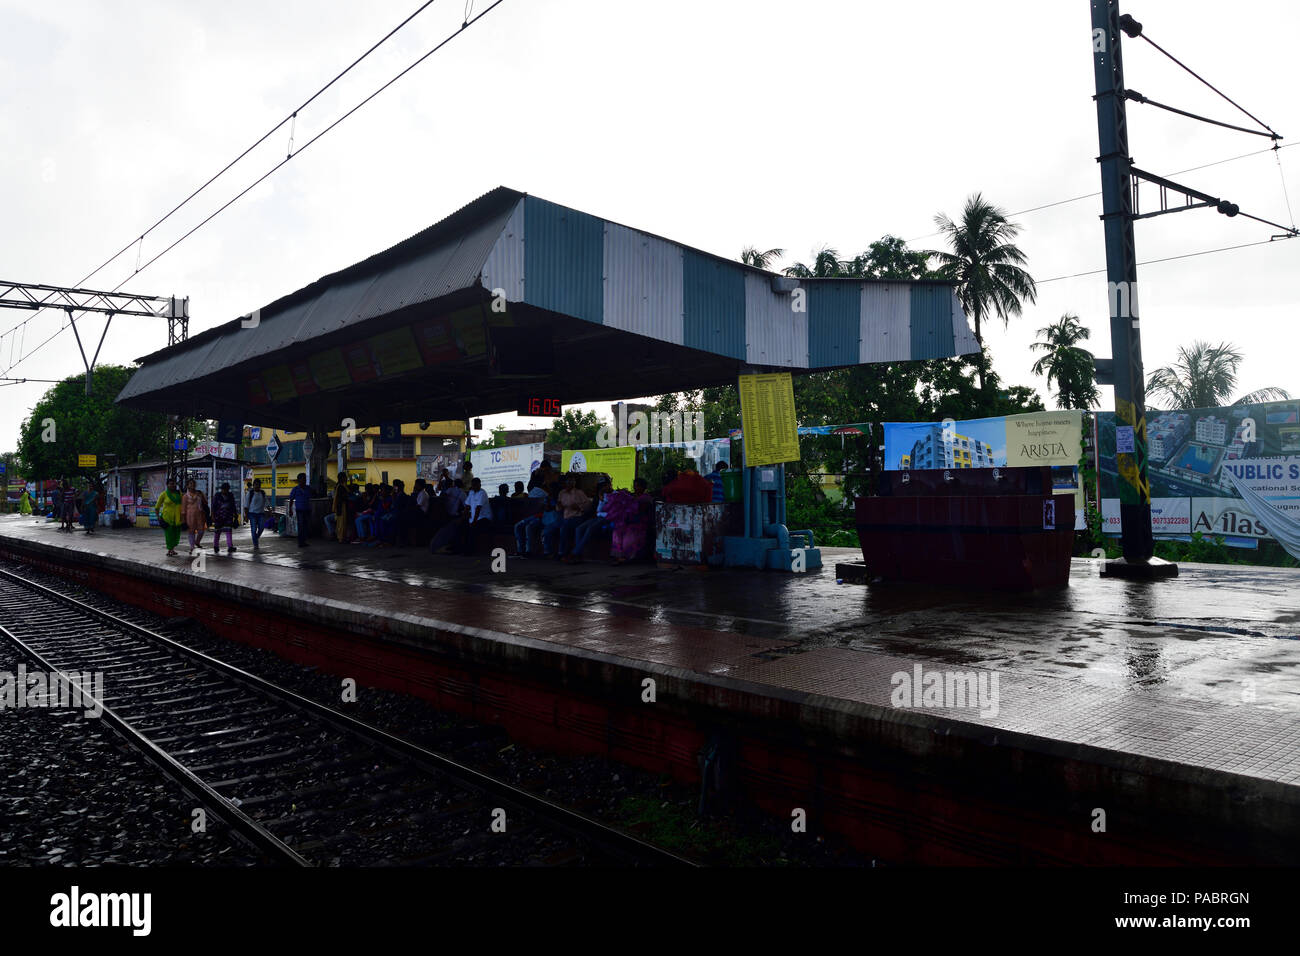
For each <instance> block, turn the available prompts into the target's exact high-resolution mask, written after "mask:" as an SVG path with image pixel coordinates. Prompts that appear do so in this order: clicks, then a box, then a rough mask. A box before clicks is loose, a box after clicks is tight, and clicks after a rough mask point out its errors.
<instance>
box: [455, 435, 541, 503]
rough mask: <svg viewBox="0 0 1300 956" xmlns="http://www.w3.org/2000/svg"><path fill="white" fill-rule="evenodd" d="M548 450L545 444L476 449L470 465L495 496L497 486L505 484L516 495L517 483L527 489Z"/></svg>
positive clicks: (471, 454) (471, 455) (475, 475)
mask: <svg viewBox="0 0 1300 956" xmlns="http://www.w3.org/2000/svg"><path fill="white" fill-rule="evenodd" d="M544 448H545V445H544V444H543V443H542V442H534V443H532V444H529V445H507V446H506V447H505V448H476V449H474V450H473V451H471V452H470V453H469V462H470V465H472V466H473V470H474V477H475V478H477V479H478V480H479V481H480V482H482V483H483V487H484V488H486V489H487V490H488V492H489V493H493V494H494V493H495V492H496V490H497V485H502V484H504V485H508V486H509V487H510V491H511V492H512V493H513V492H514V490H515V482H516V481H522V482H523V483H524V485H525V486H527V484H528V476H529V475H531V474H532V473H533V472H534V471H535V470H536V469H537V468H538V467H540V466H541V464H542V452H543V449H544Z"/></svg>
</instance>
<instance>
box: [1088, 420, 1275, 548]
mask: <svg viewBox="0 0 1300 956" xmlns="http://www.w3.org/2000/svg"><path fill="white" fill-rule="evenodd" d="M1132 432H1133V430H1132V428H1131V427H1129V426H1126V425H1122V424H1120V423H1119V422H1117V420H1116V417H1115V414H1114V413H1113V412H1101V413H1098V415H1097V448H1096V455H1097V475H1098V483H1099V485H1100V490H1101V510H1102V516H1103V522H1102V530H1103V531H1104V532H1105V533H1107V534H1119V533H1120V530H1121V529H1120V518H1119V512H1120V509H1119V498H1120V481H1119V476H1118V469H1117V460H1116V456H1117V455H1120V454H1124V453H1125V449H1127V448H1131V447H1132V446H1131V445H1130V441H1131V440H1132ZM1146 438H1147V480H1148V481H1149V482H1150V486H1151V526H1152V527H1151V530H1152V532H1153V533H1154V534H1156V535H1169V536H1179V537H1186V536H1187V535H1191V534H1197V533H1200V534H1203V535H1205V536H1206V537H1207V538H1208V537H1222V538H1224V539H1225V543H1227V544H1228V545H1231V546H1238V547H1252V546H1255V542H1256V540H1257V539H1261V538H1276V537H1277V535H1275V534H1273V532H1272V531H1271V530H1270V529H1269V521H1268V520H1267V519H1261V513H1262V510H1264V509H1267V510H1268V511H1270V512H1272V513H1275V514H1276V513H1279V512H1280V513H1282V514H1289V513H1291V509H1294V514H1295V515H1297V516H1300V467H1298V468H1297V475H1296V476H1295V480H1294V481H1293V480H1292V478H1291V476H1290V475H1289V467H1290V463H1291V462H1296V463H1297V464H1298V465H1300V459H1297V458H1294V457H1293V456H1295V454H1296V452H1297V451H1300V401H1297V400H1295V399H1289V400H1284V401H1280V402H1257V403H1255V404H1252V405H1231V406H1217V407H1213V408H1209V407H1207V408H1188V409H1174V410H1172V411H1160V410H1158V409H1151V408H1149V409H1147V412H1146ZM1234 477H1235V478H1236V480H1237V482H1240V483H1243V484H1244V485H1246V486H1247V487H1248V489H1249V490H1250V493H1251V494H1254V495H1257V496H1258V499H1257V502H1258V507H1253V506H1252V505H1250V504H1248V503H1247V502H1246V501H1244V500H1243V496H1242V493H1241V492H1240V491H1239V489H1238V484H1237V483H1234Z"/></svg>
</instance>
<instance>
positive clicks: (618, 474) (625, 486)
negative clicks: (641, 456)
mask: <svg viewBox="0 0 1300 956" xmlns="http://www.w3.org/2000/svg"><path fill="white" fill-rule="evenodd" d="M560 470H561V471H564V472H569V471H574V472H587V471H603V472H604V473H605V474H607V475H609V480H610V481H611V482H613V484H614V490H615V491H619V490H625V491H631V490H632V481H633V479H635V478H636V448H635V447H633V446H632V445H624V446H622V447H620V448H583V449H581V450H579V451H566V452H564V453H563V455H561V457H560Z"/></svg>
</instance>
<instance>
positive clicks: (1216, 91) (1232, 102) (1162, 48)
mask: <svg viewBox="0 0 1300 956" xmlns="http://www.w3.org/2000/svg"><path fill="white" fill-rule="evenodd" d="M1139 36H1141V38H1142V39H1143V40H1146V41H1147V42H1148V43H1150V44H1151V45H1152V46H1153V47H1155V48H1156V49H1157V50H1159V51H1160V52H1161V53H1163V54H1164V55H1165V56H1167V57H1169V59H1171V60H1173V61H1174V62H1175V63H1177V64H1178V65H1179V66H1181V67H1182V68H1183V69H1184V70H1186V71H1187V72H1188V73H1190V74H1192V76H1194V77H1196V78H1197V79H1198V80H1200V81H1201V82H1202V83H1204V84H1205V85H1206V86H1208V87H1209V88H1210V89H1212V90H1214V92H1215V93H1217V94H1218V95H1219V96H1221V97H1223V98H1224V99H1225V100H1227V101H1228V102H1229V103H1231V104H1232V105H1233V106H1235V107H1236V108H1237V109H1239V110H1241V112H1243V113H1245V114H1246V115H1247V116H1249V117H1250V118H1251V119H1253V120H1254V121H1255V122H1256V123H1258V124H1259V125H1260V126H1262V127H1264V129H1266V130H1268V131H1269V132H1270V133H1272V135H1273V138H1274V139H1281V138H1282V137H1281V136H1280V135H1279V134H1278V133H1276V132H1275V131H1274V130H1273V127H1271V126H1269V125H1268V124H1267V123H1265V122H1264V121H1263V120H1262V119H1260V118H1259V117H1258V116H1256V115H1255V114H1254V113H1252V112H1251V111H1250V110H1248V109H1246V107H1244V106H1242V105H1241V104H1240V103H1238V102H1237V101H1236V100H1234V99H1233V98H1232V97H1230V96H1229V95H1228V94H1227V93H1224V92H1223V91H1222V90H1221V89H1219V88H1218V87H1217V86H1215V85H1214V84H1213V83H1211V82H1210V81H1209V80H1207V79H1206V78H1205V77H1203V76H1201V74H1199V73H1197V72H1196V71H1195V70H1193V69H1192V68H1191V67H1190V66H1188V65H1187V64H1186V63H1184V62H1183V61H1182V60H1180V59H1178V57H1176V56H1174V55H1173V54H1172V53H1170V52H1169V51H1168V50H1166V49H1165V48H1164V47H1162V46H1161V45H1160V44H1159V43H1157V42H1156V41H1155V40H1153V39H1151V38H1150V37H1149V36H1147V35H1146V33H1145V32H1143V33H1141V34H1139Z"/></svg>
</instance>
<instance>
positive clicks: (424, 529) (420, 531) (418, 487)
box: [411, 478, 433, 541]
mask: <svg viewBox="0 0 1300 956" xmlns="http://www.w3.org/2000/svg"><path fill="white" fill-rule="evenodd" d="M411 490H412V491H414V492H415V508H416V511H415V523H416V534H417V535H418V536H419V538H420V540H421V541H427V540H428V539H429V537H430V536H431V535H432V534H433V513H432V512H431V511H430V510H429V505H430V504H431V503H432V502H433V498H432V496H431V495H430V494H429V483H428V482H427V481H425V480H424V479H423V478H416V479H415V487H414V488H412V489H411Z"/></svg>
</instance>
